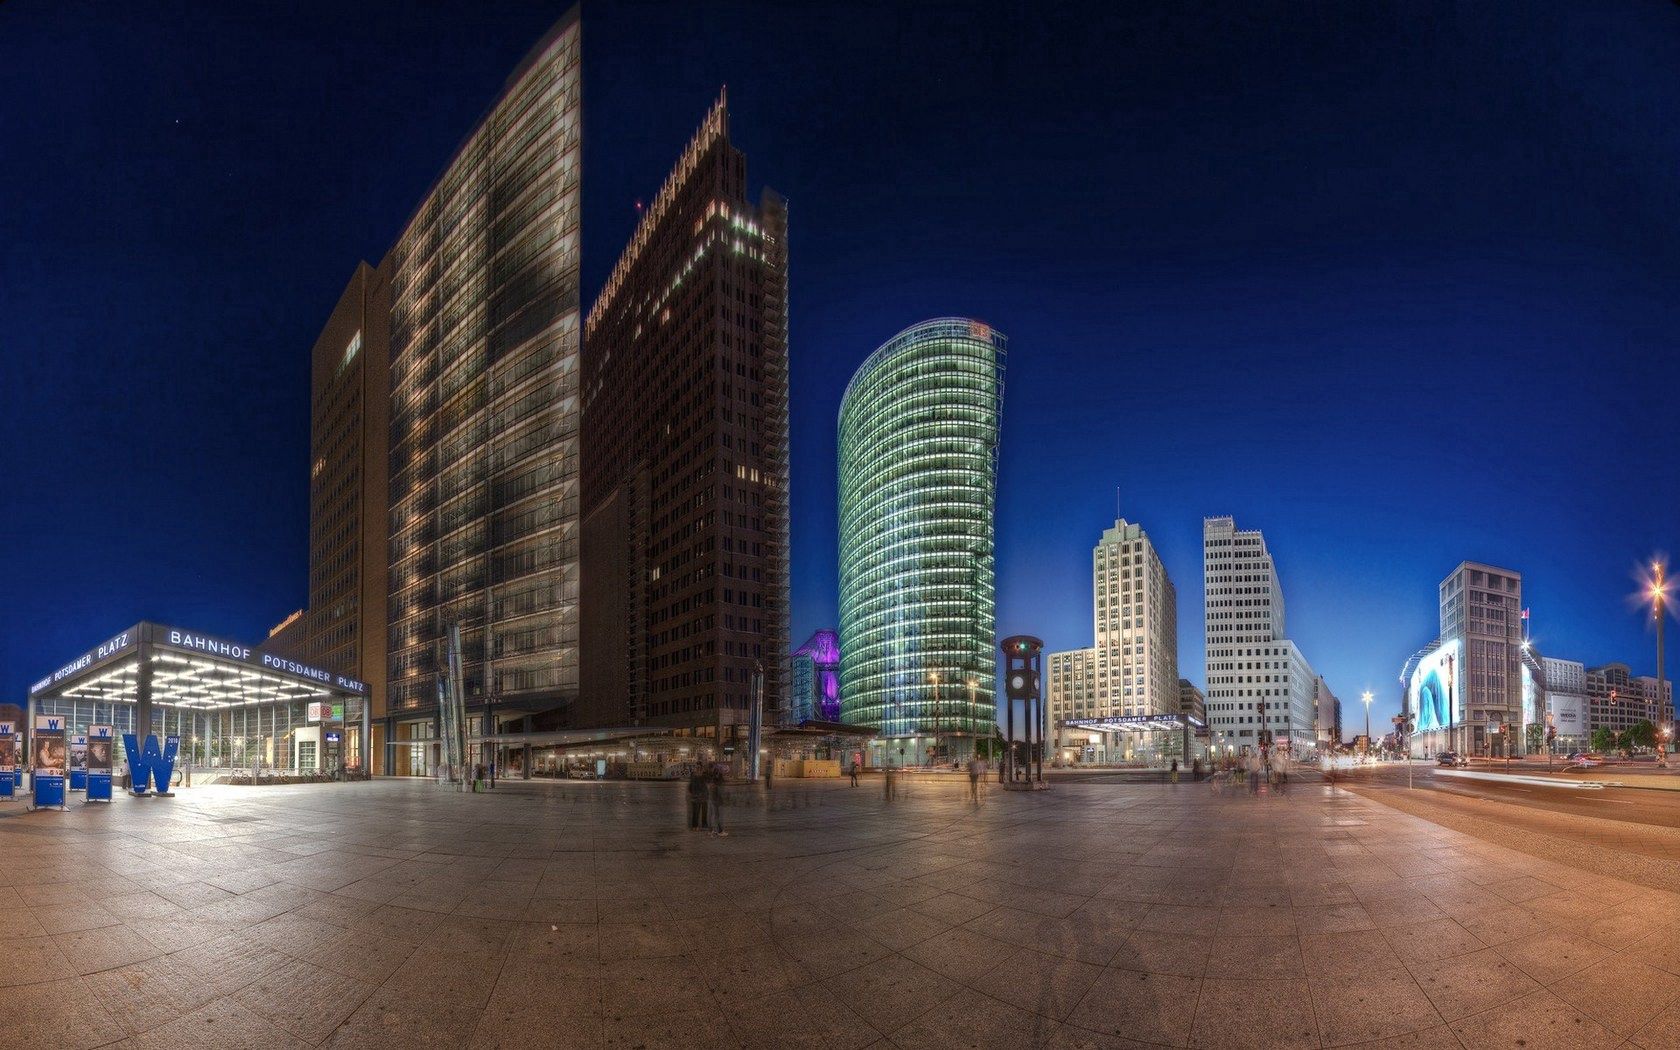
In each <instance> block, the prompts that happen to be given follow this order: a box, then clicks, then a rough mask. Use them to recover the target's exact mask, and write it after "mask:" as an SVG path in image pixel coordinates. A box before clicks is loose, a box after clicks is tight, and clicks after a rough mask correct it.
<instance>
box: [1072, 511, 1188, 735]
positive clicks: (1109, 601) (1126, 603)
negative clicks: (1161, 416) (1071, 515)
mask: <svg viewBox="0 0 1680 1050" xmlns="http://www.w3.org/2000/svg"><path fill="white" fill-rule="evenodd" d="M1091 585H1092V586H1091V590H1092V625H1093V630H1094V633H1095V636H1096V645H1095V647H1094V648H1095V649H1096V673H1097V699H1098V702H1099V705H1100V713H1101V714H1103V715H1157V714H1172V713H1176V712H1177V711H1178V710H1179V688H1178V683H1179V678H1178V589H1177V588H1176V587H1174V586H1173V582H1172V580H1171V579H1169V578H1168V576H1167V570H1166V567H1165V566H1163V565H1162V564H1161V556H1160V555H1159V554H1157V553H1156V552H1155V545H1154V544H1153V543H1151V542H1149V535H1148V533H1146V532H1144V531H1143V527H1142V526H1141V525H1137V524H1135V523H1133V522H1129V521H1127V520H1126V519H1124V518H1121V519H1119V520H1117V521H1116V522H1115V523H1114V525H1113V526H1112V527H1111V528H1109V529H1106V530H1104V532H1103V534H1102V538H1101V539H1100V540H1099V541H1098V543H1097V545H1096V547H1095V548H1094V549H1093V550H1092V551H1091Z"/></svg>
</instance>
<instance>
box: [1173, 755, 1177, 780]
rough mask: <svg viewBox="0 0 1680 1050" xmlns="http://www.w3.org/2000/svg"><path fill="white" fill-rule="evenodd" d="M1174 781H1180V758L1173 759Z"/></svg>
mask: <svg viewBox="0 0 1680 1050" xmlns="http://www.w3.org/2000/svg"><path fill="white" fill-rule="evenodd" d="M1172 782H1173V783H1174V784H1176V783H1178V759H1176V758H1175V759H1173V760H1172Z"/></svg>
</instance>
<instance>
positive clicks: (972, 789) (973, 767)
mask: <svg viewBox="0 0 1680 1050" xmlns="http://www.w3.org/2000/svg"><path fill="white" fill-rule="evenodd" d="M968 800H969V801H970V802H972V803H974V804H975V805H979V804H980V756H979V755H975V756H974V757H973V758H970V759H969V760H968Z"/></svg>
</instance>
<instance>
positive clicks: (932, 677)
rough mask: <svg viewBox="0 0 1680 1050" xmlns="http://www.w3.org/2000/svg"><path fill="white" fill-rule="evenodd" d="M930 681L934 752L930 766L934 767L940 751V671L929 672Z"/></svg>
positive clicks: (929, 758)
mask: <svg viewBox="0 0 1680 1050" xmlns="http://www.w3.org/2000/svg"><path fill="white" fill-rule="evenodd" d="M928 679H929V681H931V682H933V754H930V755H929V756H928V768H929V769H932V768H933V764H934V763H933V755H936V754H938V753H939V672H938V671H930V672H928Z"/></svg>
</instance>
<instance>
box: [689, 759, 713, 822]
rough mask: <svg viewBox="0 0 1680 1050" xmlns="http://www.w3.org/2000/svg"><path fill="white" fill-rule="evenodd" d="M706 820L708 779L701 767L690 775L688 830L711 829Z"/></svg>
mask: <svg viewBox="0 0 1680 1050" xmlns="http://www.w3.org/2000/svg"><path fill="white" fill-rule="evenodd" d="M709 826H710V825H709V824H708V823H707V820H706V777H705V774H704V773H702V772H701V771H700V769H699V767H695V768H694V770H693V771H691V772H690V773H689V775H688V830H690V831H698V830H700V829H702V828H706V827H709Z"/></svg>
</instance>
